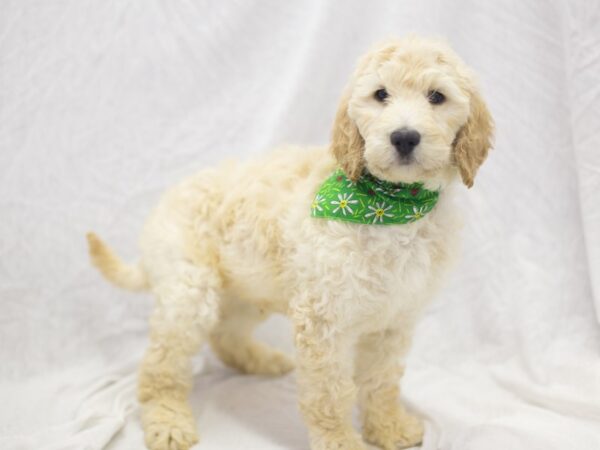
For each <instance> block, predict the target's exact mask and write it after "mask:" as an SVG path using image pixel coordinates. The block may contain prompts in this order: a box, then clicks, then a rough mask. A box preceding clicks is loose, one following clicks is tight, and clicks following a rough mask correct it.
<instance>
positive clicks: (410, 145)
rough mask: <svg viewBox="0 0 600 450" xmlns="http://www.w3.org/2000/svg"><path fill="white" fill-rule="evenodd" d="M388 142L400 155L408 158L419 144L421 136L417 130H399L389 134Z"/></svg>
mask: <svg viewBox="0 0 600 450" xmlns="http://www.w3.org/2000/svg"><path fill="white" fill-rule="evenodd" d="M390 142H391V143H392V145H393V146H394V147H396V150H398V153H400V155H402V156H408V155H410V154H411V153H412V151H413V150H414V149H415V147H416V146H417V145H419V142H421V135H420V134H419V132H418V131H417V130H411V129H410V128H401V129H400V130H396V131H394V132H393V133H392V134H390Z"/></svg>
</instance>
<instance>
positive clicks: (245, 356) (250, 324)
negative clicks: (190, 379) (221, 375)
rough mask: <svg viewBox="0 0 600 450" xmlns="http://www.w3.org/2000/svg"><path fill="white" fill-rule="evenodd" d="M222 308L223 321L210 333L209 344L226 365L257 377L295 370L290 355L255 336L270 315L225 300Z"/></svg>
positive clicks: (236, 302) (251, 307)
mask: <svg viewBox="0 0 600 450" xmlns="http://www.w3.org/2000/svg"><path fill="white" fill-rule="evenodd" d="M221 306H222V309H221V320H220V321H219V323H218V325H217V326H216V327H215V328H214V330H213V332H212V333H211V336H210V343H211V346H212V348H213V350H214V352H215V353H216V354H217V356H219V358H220V359H221V360H222V361H223V362H224V363H225V364H227V365H228V366H229V367H232V368H234V369H236V370H238V371H240V372H243V373H249V374H257V375H283V374H285V373H287V372H289V371H290V370H292V369H293V368H294V363H293V361H292V360H291V359H290V358H289V357H288V356H286V355H285V354H283V353H282V352H280V351H277V350H274V349H272V348H269V347H268V346H266V345H264V344H262V343H260V342H258V341H256V340H255V339H254V337H253V336H252V332H253V331H254V329H255V328H256V326H257V325H258V324H260V323H261V322H262V321H264V320H265V319H267V317H269V312H267V311H265V310H264V309H263V308H260V307H258V306H255V305H252V304H250V303H245V302H241V301H236V300H228V301H224V302H223V303H222V305H221Z"/></svg>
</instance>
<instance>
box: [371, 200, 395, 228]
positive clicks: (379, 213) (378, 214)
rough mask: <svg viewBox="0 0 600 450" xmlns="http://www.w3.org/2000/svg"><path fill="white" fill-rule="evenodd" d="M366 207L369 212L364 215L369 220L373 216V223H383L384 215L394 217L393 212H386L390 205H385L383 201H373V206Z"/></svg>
mask: <svg viewBox="0 0 600 450" xmlns="http://www.w3.org/2000/svg"><path fill="white" fill-rule="evenodd" d="M368 208H369V209H370V210H371V212H370V213H367V214H365V217H368V218H369V220H371V217H372V218H373V223H377V222H378V221H379V223H383V221H384V217H394V215H393V214H390V213H388V211H389V210H390V209H391V208H392V205H386V204H385V202H381V203H375V207H373V206H371V205H369V206H368Z"/></svg>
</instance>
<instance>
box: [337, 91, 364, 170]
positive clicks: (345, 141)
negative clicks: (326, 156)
mask: <svg viewBox="0 0 600 450" xmlns="http://www.w3.org/2000/svg"><path fill="white" fill-rule="evenodd" d="M349 102H350V88H347V89H346V92H344V95H343V96H342V100H341V101H340V105H339V107H338V110H337V114H336V115H335V122H334V124H333V134H332V140H331V151H332V152H333V156H335V159H336V160H337V162H338V164H339V165H340V167H341V168H342V170H343V171H344V173H345V174H346V176H347V177H348V178H349V179H351V180H353V181H356V180H358V178H359V177H360V175H361V173H362V170H363V167H364V162H363V153H364V148H365V141H364V139H363V137H362V136H361V135H360V132H359V131H358V127H357V126H356V124H355V123H354V121H353V120H352V119H351V118H350V117H349V116H348V104H349Z"/></svg>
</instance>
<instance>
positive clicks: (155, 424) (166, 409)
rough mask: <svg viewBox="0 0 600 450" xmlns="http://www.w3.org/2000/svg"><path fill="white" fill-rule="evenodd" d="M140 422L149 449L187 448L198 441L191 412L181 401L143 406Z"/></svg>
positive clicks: (169, 449) (183, 449) (186, 449)
mask: <svg viewBox="0 0 600 450" xmlns="http://www.w3.org/2000/svg"><path fill="white" fill-rule="evenodd" d="M143 408H144V410H143V413H142V422H143V426H144V435H145V440H146V445H147V446H148V448H149V449H150V450H189V449H190V448H191V447H192V446H193V445H194V444H196V443H197V442H198V434H197V432H196V424H195V421H194V417H193V416H192V412H191V411H190V409H189V407H188V406H187V405H186V404H185V403H183V402H175V401H174V402H168V403H164V402H161V403H153V404H146V405H144V406H143Z"/></svg>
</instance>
